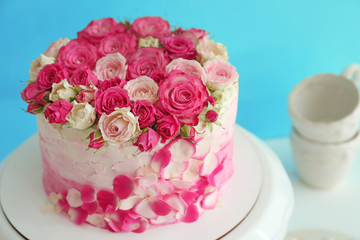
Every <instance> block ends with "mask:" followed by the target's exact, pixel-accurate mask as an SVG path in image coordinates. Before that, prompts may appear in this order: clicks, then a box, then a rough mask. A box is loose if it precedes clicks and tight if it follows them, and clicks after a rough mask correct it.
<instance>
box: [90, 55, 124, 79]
mask: <svg viewBox="0 0 360 240" xmlns="http://www.w3.org/2000/svg"><path fill="white" fill-rule="evenodd" d="M127 67H128V66H127V65H126V59H125V57H124V56H123V55H121V54H120V53H111V54H107V55H106V56H105V57H102V58H100V59H99V60H98V61H97V62H96V67H95V75H96V76H97V77H98V79H99V80H102V81H104V80H109V79H113V78H116V77H119V78H121V79H125V78H126V69H127Z"/></svg>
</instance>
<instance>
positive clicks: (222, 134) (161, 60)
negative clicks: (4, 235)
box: [21, 17, 238, 233]
mask: <svg viewBox="0 0 360 240" xmlns="http://www.w3.org/2000/svg"><path fill="white" fill-rule="evenodd" d="M227 60H228V56H227V51H226V47H225V46H224V45H222V44H221V43H217V42H214V41H213V40H212V39H210V38H209V34H208V33H207V32H206V31H204V30H201V29H194V28H190V29H188V30H183V29H182V28H178V29H174V30H171V29H170V25H169V23H168V22H167V21H166V20H164V19H162V18H160V17H142V18H137V19H136V20H135V21H134V22H132V23H129V22H124V23H118V22H116V21H115V20H114V19H112V18H105V19H101V20H94V21H92V22H91V23H90V24H89V25H88V26H87V27H86V28H85V29H83V30H82V31H80V32H78V38H77V39H72V40H70V39H67V38H65V39H59V40H58V41H56V42H54V43H52V44H51V45H50V46H49V48H48V49H47V50H46V51H45V53H44V54H41V55H40V57H39V58H38V59H36V60H34V61H33V62H32V63H31V68H30V81H29V84H28V85H27V87H26V88H25V89H24V90H23V91H22V93H21V94H22V98H23V99H24V100H25V101H26V102H27V103H29V107H28V109H27V111H28V112H30V113H33V114H36V115H37V116H36V118H37V124H38V131H39V143H40V149H41V155H42V160H43V169H44V170H43V185H44V189H45V192H46V194H47V195H48V197H49V203H48V204H46V205H45V207H44V210H54V211H55V212H58V213H64V214H67V215H69V218H70V219H71V221H73V222H74V223H76V224H79V225H81V224H84V223H87V224H90V225H93V226H95V227H99V228H104V229H108V230H110V231H113V232H122V231H132V232H136V233H140V232H143V231H145V230H146V229H148V228H149V227H152V226H156V225H164V224H170V223H177V222H186V223H191V222H194V221H196V220H197V219H198V218H199V217H201V214H202V213H203V212H204V211H205V210H207V209H213V208H215V207H216V205H217V203H218V201H219V198H221V195H222V193H223V190H224V188H225V187H226V183H227V182H228V180H229V179H230V177H231V176H232V174H233V172H234V167H233V137H234V127H235V119H236V112H237V94H238V74H237V72H236V69H235V67H234V66H232V65H231V64H230V63H229V62H228V61H227Z"/></svg>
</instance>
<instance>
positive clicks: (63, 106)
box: [44, 100, 73, 123]
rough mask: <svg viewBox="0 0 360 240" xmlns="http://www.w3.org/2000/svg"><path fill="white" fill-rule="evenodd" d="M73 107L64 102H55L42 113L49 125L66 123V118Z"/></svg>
mask: <svg viewBox="0 0 360 240" xmlns="http://www.w3.org/2000/svg"><path fill="white" fill-rule="evenodd" d="M72 108H73V105H72V104H71V103H69V102H68V101H65V100H57V101H55V102H54V103H52V104H50V105H48V106H47V107H46V110H45V112H44V116H45V118H46V119H48V120H49V123H66V122H67V120H66V116H67V115H68V114H69V113H70V111H71V109H72Z"/></svg>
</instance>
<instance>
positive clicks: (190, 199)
mask: <svg viewBox="0 0 360 240" xmlns="http://www.w3.org/2000/svg"><path fill="white" fill-rule="evenodd" d="M198 196H199V195H197V194H196V193H194V192H191V191H181V192H180V197H181V199H182V200H184V202H185V203H186V204H187V205H188V206H190V205H192V204H193V203H194V202H195V201H196V200H197V198H198Z"/></svg>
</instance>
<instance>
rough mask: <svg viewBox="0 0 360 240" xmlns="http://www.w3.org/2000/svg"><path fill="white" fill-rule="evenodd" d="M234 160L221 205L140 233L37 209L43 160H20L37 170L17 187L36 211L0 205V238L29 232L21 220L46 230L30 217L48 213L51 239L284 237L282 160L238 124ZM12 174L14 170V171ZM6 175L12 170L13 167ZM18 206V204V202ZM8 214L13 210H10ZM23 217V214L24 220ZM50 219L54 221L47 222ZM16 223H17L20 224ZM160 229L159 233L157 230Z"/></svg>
mask: <svg viewBox="0 0 360 240" xmlns="http://www.w3.org/2000/svg"><path fill="white" fill-rule="evenodd" d="M34 143H35V146H34ZM36 144H37V136H36V135H35V136H33V137H32V138H30V139H29V140H27V141H26V142H25V143H23V145H21V146H20V147H19V148H18V149H17V150H16V151H18V150H19V149H20V150H22V151H25V155H23V156H25V157H24V159H22V161H31V157H29V159H27V157H26V156H27V155H28V156H30V155H31V154H28V153H30V152H33V151H38V146H37V145H36ZM24 145H25V147H24ZM16 151H15V152H16ZM15 152H14V153H15ZM14 153H13V154H14ZM13 154H12V155H13ZM36 154H37V157H38V158H40V153H36ZM36 154H35V155H36ZM12 155H10V156H9V158H8V159H7V161H8V163H7V164H6V165H10V163H11V162H12V161H13V160H12V159H11V156H12ZM244 159H245V160H246V161H245V162H247V163H249V166H245V167H244V166H242V165H241V164H240V163H239V161H240V162H241V160H244ZM234 160H235V167H236V168H235V169H236V170H235V174H234V177H233V178H232V180H231V181H230V183H229V186H228V188H227V189H226V191H225V193H224V196H223V201H222V203H223V204H221V203H220V206H218V207H217V208H216V209H214V210H208V211H205V213H204V215H203V216H202V217H201V218H200V219H199V220H198V221H197V222H195V223H192V224H184V223H179V224H174V225H167V226H161V227H158V228H152V229H150V230H148V231H147V232H145V233H143V234H133V233H120V234H113V233H110V232H107V231H104V230H102V229H97V228H94V227H91V226H88V225H85V226H81V227H79V226H76V225H74V224H72V223H71V222H70V221H69V220H68V218H67V217H66V216H64V215H58V214H53V216H48V215H41V214H39V212H40V209H39V206H38V202H39V201H40V202H41V201H43V202H44V203H45V201H46V196H45V194H44V193H43V192H41V193H38V192H36V191H35V193H34V190H32V189H31V188H33V189H42V184H41V161H38V162H39V163H38V164H32V165H29V166H28V165H27V166H25V165H26V164H24V166H23V168H26V171H29V172H32V173H33V175H32V176H36V177H35V179H37V180H35V181H34V182H33V183H32V186H31V187H27V189H26V190H22V191H21V193H22V194H23V196H22V197H23V198H22V201H24V203H26V204H24V205H26V206H31V203H34V204H33V206H32V207H31V208H30V210H31V211H33V210H34V211H37V212H34V214H31V213H30V215H31V217H27V218H22V217H17V218H16V219H14V218H13V217H14V216H10V217H9V219H10V221H8V218H7V217H6V215H5V214H4V212H5V213H9V212H10V213H11V211H7V210H9V209H6V208H5V209H1V211H0V239H8V240H17V239H26V237H28V236H26V234H24V233H23V232H21V231H17V230H16V229H21V228H23V227H24V226H25V227H27V229H33V231H38V232H42V233H47V234H48V232H47V231H48V230H47V226H45V225H44V226H38V225H34V222H36V221H38V220H39V219H37V218H42V219H41V220H42V221H43V220H44V219H47V220H49V221H50V223H49V224H50V225H51V224H52V225H54V226H56V228H57V229H58V232H54V231H52V232H51V234H53V237H51V239H55V238H56V239H64V238H66V239H69V240H70V239H79V236H80V238H81V236H83V234H84V233H88V232H92V234H93V235H94V236H95V235H97V236H100V235H98V234H101V239H106V240H107V239H109V240H111V239H220V238H224V239H234V240H235V239H236V240H240V239H241V240H279V239H282V238H283V236H284V234H285V230H286V228H287V222H288V220H289V217H290V213H291V212H292V206H293V192H292V188H291V185H290V181H289V179H288V177H287V175H286V173H285V171H284V169H283V167H282V166H281V164H280V161H279V159H278V158H277V157H276V156H275V155H274V153H273V152H272V151H271V150H269V148H268V147H267V146H265V145H264V144H263V143H262V142H261V141H260V140H259V139H257V138H256V137H254V136H253V135H252V134H250V133H248V132H247V131H245V130H244V129H242V128H240V127H238V126H237V127H236V131H235V152H234ZM18 162H19V161H18ZM14 163H15V162H14ZM14 163H13V165H14ZM243 163H244V162H243ZM243 163H242V164H243ZM17 164H19V163H17ZM239 164H240V165H239ZM15 165H16V164H15ZM18 167H19V168H21V167H22V166H21V162H20V166H18ZM243 168H245V169H243ZM8 169H9V168H8V167H6V168H3V171H4V172H6V171H8ZM39 169H40V173H39ZM23 170H24V169H23ZM20 172H21V171H20ZM6 173H7V174H5V175H9V174H10V173H8V172H6ZM14 174H15V175H16V173H14ZM10 175H12V173H11V174H10ZM25 175H26V174H25ZM17 178H18V179H19V181H21V180H23V181H25V180H26V178H23V176H17V177H16V178H14V179H17ZM0 179H1V178H0ZM16 181H18V180H16ZM4 182H5V181H2V182H0V186H2V188H1V189H0V193H1V194H3V197H1V196H0V198H1V201H2V200H3V199H6V197H4V192H5V193H6V192H9V189H11V188H9V184H7V185H6V187H5V188H7V189H8V190H7V191H5V190H6V189H5V188H4V185H2V184H1V183H4ZM244 182H245V183H246V184H245V185H244V184H243V183H244ZM24 185H26V183H24ZM29 188H30V189H29ZM4 189H5V190H4ZM9 195H11V194H9ZM34 195H35V196H34ZM6 201H7V200H6ZM14 202H19V201H18V199H17V200H14ZM0 203H4V202H0ZM29 203H30V204H29ZM4 206H9V204H8V203H7V204H2V207H4ZM10 207H12V206H10ZM40 208H41V206H40ZM19 209H21V207H20V208H19ZM229 209H230V211H229ZM232 210H233V211H232ZM21 211H24V212H27V215H29V212H28V211H25V210H19V212H18V214H19V215H17V216H21ZM11 215H14V214H13V213H11ZM15 215H16V214H15ZM36 216H37V217H36ZM49 217H50V218H49ZM32 218H33V221H31V220H32ZM54 218H56V219H55V220H56V221H55V220H54ZM24 219H27V220H26V221H25V220H24ZM29 219H30V221H29ZM52 220H54V221H53V222H51V221H52ZM10 222H11V224H10ZM17 226H21V228H19V227H17ZM63 226H66V227H69V228H67V229H70V231H69V232H68V230H66V231H65V232H64V229H62V228H63ZM209 226H210V227H209ZM65 229H66V228H65ZM71 231H74V232H71ZM209 232H214V233H216V234H215V235H209ZM159 233H161V234H160V235H159ZM64 234H65V235H64ZM72 234H75V235H72ZM22 235H25V237H23V236H22ZM59 235H60V236H62V238H61V237H60V238H59ZM151 236H153V237H151ZM209 236H211V237H209ZM215 236H216V237H215ZM54 237H55V238H54ZM28 238H29V237H28ZM36 239H38V238H36ZM42 239H49V238H42ZM42 239H38V240H42ZM87 239H88V238H87ZM91 239H92V238H91ZM94 239H95V238H94Z"/></svg>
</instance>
